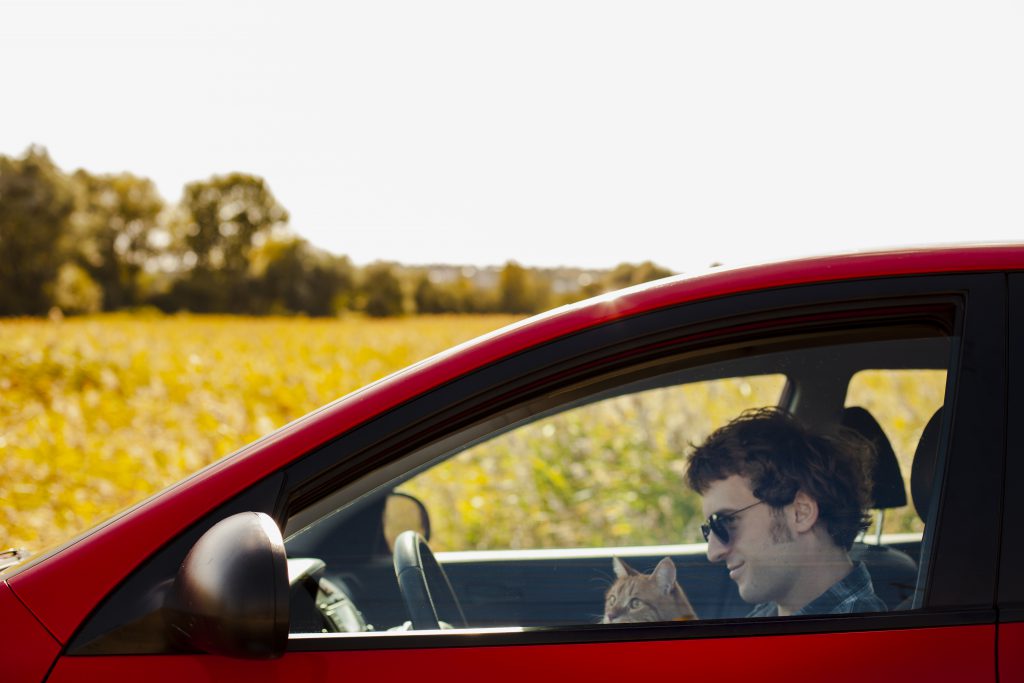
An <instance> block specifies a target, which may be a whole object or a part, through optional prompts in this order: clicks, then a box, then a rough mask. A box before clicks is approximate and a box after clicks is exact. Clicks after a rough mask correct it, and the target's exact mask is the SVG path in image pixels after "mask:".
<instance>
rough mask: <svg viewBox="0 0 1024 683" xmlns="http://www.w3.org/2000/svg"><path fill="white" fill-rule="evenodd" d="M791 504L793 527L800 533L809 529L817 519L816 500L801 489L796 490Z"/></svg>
mask: <svg viewBox="0 0 1024 683" xmlns="http://www.w3.org/2000/svg"><path fill="white" fill-rule="evenodd" d="M791 505H792V506H793V529H794V531H796V532H798V533H800V532H804V531H810V530H811V529H812V528H813V527H814V524H815V523H816V522H817V521H818V501H816V500H814V499H813V498H811V497H810V496H809V495H807V494H806V493H804V492H803V491H797V494H796V497H795V498H793V502H792V503H791Z"/></svg>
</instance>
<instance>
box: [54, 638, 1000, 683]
mask: <svg viewBox="0 0 1024 683" xmlns="http://www.w3.org/2000/svg"><path fill="white" fill-rule="evenodd" d="M995 629H996V627H995V626H960V627H952V628H948V629H938V630H935V629H911V630H906V631H874V632H871V631H868V632H858V633H829V634H824V633H823V634H814V635H801V636H770V637H764V636H762V637H757V638H722V639H709V640H702V639H698V640H676V641H653V642H632V643H588V644H579V645H520V646H514V647H475V648H474V647H468V648H462V647H456V648H437V649H410V650H364V651H351V652H293V653H289V654H286V655H285V656H284V657H282V658H281V659H278V660H274V661H242V660H237V659H228V658H226V657H215V656H211V655H177V656H165V657H65V658H63V659H61V660H60V662H59V663H58V665H57V667H56V668H55V669H54V672H53V676H52V678H51V679H50V680H51V681H53V682H54V683H78V682H79V681H92V680H106V679H107V677H120V678H121V679H122V680H123V679H125V678H127V679H128V680H134V679H136V678H138V679H140V680H142V679H145V680H146V681H147V683H163V682H164V681H166V682H167V683H171V682H174V683H180V682H181V681H189V682H190V683H202V682H204V681H243V680H244V681H246V682H247V683H260V682H261V681H268V682H269V681H283V680H294V681H333V680H338V681H341V680H345V681H353V680H398V679H402V680H414V681H417V682H421V683H427V682H428V681H446V682H447V681H466V680H487V681H491V682H493V683H506V682H507V683H522V681H524V680H537V679H538V677H539V678H540V679H541V680H548V679H554V678H556V677H557V678H564V677H565V676H566V675H569V674H570V672H571V676H572V677H573V678H576V679H578V680H585V681H609V680H635V679H636V677H637V675H638V674H642V675H643V676H644V677H648V676H651V675H654V676H657V675H659V674H661V675H664V676H665V678H664V679H661V680H666V681H668V680H680V679H687V680H695V681H713V680H725V681H758V682H759V683H792V682H793V681H794V680H799V681H829V682H830V683H865V681H929V683H942V682H943V681H950V682H956V683H963V682H964V681H971V682H972V683H984V682H985V681H994V680H995V665H994V662H993V658H992V652H993V650H994V648H995ZM942 653H956V656H955V657H951V656H943V654H942ZM651 680H657V679H651ZM1004 680H1006V679H1004Z"/></svg>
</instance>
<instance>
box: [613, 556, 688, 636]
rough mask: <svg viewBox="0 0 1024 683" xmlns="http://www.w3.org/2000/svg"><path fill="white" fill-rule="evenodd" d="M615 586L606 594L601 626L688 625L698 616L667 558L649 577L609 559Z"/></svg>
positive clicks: (671, 563) (623, 563)
mask: <svg viewBox="0 0 1024 683" xmlns="http://www.w3.org/2000/svg"><path fill="white" fill-rule="evenodd" d="M612 568H613V569H614V570H615V576H616V579H615V583H613V584H612V585H611V588H609V589H608V592H607V593H606V594H605V600H604V620H603V621H602V622H601V623H604V624H631V623H637V622H642V621H689V620H691V619H696V618H697V613H696V612H695V611H694V609H693V606H692V605H691V604H690V601H689V600H688V599H687V597H686V593H684V592H683V589H682V587H681V586H680V585H679V583H678V582H677V581H676V565H675V563H674V562H673V561H672V558H669V557H666V558H665V559H663V560H662V561H661V562H659V563H658V566H657V567H655V568H654V571H653V572H652V573H651V574H643V573H641V572H638V571H637V570H635V569H633V568H632V567H630V566H629V565H628V564H626V563H625V562H623V561H622V560H620V559H619V558H617V557H613V558H612Z"/></svg>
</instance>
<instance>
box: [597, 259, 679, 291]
mask: <svg viewBox="0 0 1024 683" xmlns="http://www.w3.org/2000/svg"><path fill="white" fill-rule="evenodd" d="M669 275H672V271H671V270H668V269H666V268H662V267H661V266H658V265H656V264H654V263H652V262H651V261H644V262H643V263H640V264H632V263H620V264H619V265H617V266H615V269H614V270H613V271H612V272H611V273H609V274H608V276H607V278H606V283H607V288H608V289H610V290H611V289H622V288H623V287H630V286H632V285H639V284H641V283H643V282H650V281H651V280H660V279H661V278H663V277H668V276H669Z"/></svg>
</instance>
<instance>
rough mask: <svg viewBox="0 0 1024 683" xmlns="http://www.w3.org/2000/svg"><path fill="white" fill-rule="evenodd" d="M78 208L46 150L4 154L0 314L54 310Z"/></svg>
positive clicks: (1, 161)
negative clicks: (55, 291) (12, 155)
mask: <svg viewBox="0 0 1024 683" xmlns="http://www.w3.org/2000/svg"><path fill="white" fill-rule="evenodd" d="M73 207H74V203H73V200H72V194H71V188H70V185H69V182H68V178H67V176H66V175H65V174H64V173H63V172H61V170H60V169H59V168H57V166H56V165H55V164H54V163H53V161H51V160H50V156H49V154H47V152H46V150H45V149H43V148H42V147H35V146H33V147H30V148H29V149H28V150H27V151H26V152H25V155H24V156H23V157H22V158H20V159H11V158H9V157H5V156H0V314H3V315H41V314H44V313H46V312H47V310H49V308H50V306H51V305H52V302H53V300H52V296H53V288H54V285H55V280H56V278H57V272H58V270H59V269H60V266H61V264H62V263H63V262H64V260H65V249H64V246H65V243H66V236H67V233H68V227H69V220H70V217H71V212H72V210H73Z"/></svg>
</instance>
